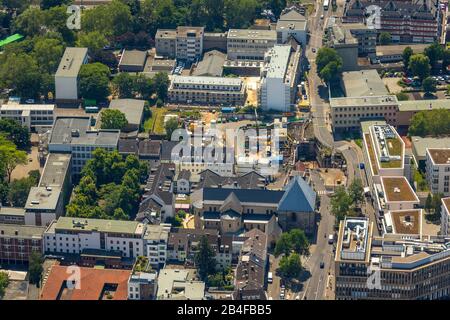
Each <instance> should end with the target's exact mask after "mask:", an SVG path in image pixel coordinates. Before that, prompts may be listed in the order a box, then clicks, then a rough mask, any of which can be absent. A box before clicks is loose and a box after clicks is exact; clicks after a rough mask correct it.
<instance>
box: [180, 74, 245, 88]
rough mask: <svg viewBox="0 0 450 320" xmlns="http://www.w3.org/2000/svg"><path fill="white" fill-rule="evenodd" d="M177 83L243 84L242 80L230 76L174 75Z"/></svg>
mask: <svg viewBox="0 0 450 320" xmlns="http://www.w3.org/2000/svg"><path fill="white" fill-rule="evenodd" d="M173 83H176V84H204V85H210V86H241V85H242V80H241V79H239V78H228V77H200V76H187V77H185V76H174V77H173Z"/></svg>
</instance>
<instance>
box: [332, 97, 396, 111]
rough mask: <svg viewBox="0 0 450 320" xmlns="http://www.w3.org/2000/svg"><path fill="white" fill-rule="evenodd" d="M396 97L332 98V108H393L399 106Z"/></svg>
mask: <svg viewBox="0 0 450 320" xmlns="http://www.w3.org/2000/svg"><path fill="white" fill-rule="evenodd" d="M397 104H398V101H397V97H396V96H395V95H383V96H367V97H343V98H331V99H330V106H331V107H332V108H336V107H361V106H392V105H397Z"/></svg>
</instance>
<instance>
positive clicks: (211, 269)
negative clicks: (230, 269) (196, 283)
mask: <svg viewBox="0 0 450 320" xmlns="http://www.w3.org/2000/svg"><path fill="white" fill-rule="evenodd" d="M214 256H215V254H214V251H213V249H212V248H211V246H210V245H209V243H208V237H207V236H206V235H203V236H202V237H201V239H200V244H199V247H198V251H197V252H196V253H195V256H194V261H195V265H196V267H197V268H198V273H199V276H200V279H202V280H203V281H205V280H206V279H207V278H208V276H209V275H212V274H214V273H215V272H216V260H215V258H214Z"/></svg>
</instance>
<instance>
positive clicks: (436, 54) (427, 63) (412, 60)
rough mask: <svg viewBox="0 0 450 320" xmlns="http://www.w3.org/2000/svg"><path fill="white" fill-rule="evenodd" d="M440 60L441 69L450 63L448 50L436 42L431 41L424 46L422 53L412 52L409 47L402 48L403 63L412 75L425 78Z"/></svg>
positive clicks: (449, 51)
mask: <svg viewBox="0 0 450 320" xmlns="http://www.w3.org/2000/svg"><path fill="white" fill-rule="evenodd" d="M441 60H442V69H443V70H445V69H446V68H447V66H448V65H450V50H448V49H444V48H443V47H442V46H441V45H439V44H438V43H433V44H431V45H429V46H428V47H426V48H425V50H424V52H423V53H416V54H415V53H414V52H413V50H412V49H411V47H406V48H405V49H404V50H403V64H404V66H405V69H407V70H409V71H410V72H411V73H412V74H413V75H414V76H417V77H419V78H420V80H425V79H426V78H427V77H428V76H429V75H430V73H431V69H432V68H433V67H435V66H436V65H437V63H438V61H441Z"/></svg>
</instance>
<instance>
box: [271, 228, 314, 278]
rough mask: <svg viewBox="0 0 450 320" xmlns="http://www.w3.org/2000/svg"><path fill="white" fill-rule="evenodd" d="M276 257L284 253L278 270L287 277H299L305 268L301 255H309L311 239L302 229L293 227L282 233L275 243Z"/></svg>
mask: <svg viewBox="0 0 450 320" xmlns="http://www.w3.org/2000/svg"><path fill="white" fill-rule="evenodd" d="M274 254H275V256H276V257H278V256H279V255H283V256H282V257H281V260H280V264H279V268H278V272H279V273H280V275H281V276H282V277H284V278H287V279H292V278H298V277H299V275H300V273H301V272H302V270H303V267H302V263H301V260H300V256H301V255H309V241H308V239H307V237H306V235H305V233H304V231H303V230H301V229H292V230H290V231H289V232H284V233H282V234H281V236H280V238H279V239H278V240H277V242H276V245H275V251H274Z"/></svg>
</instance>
